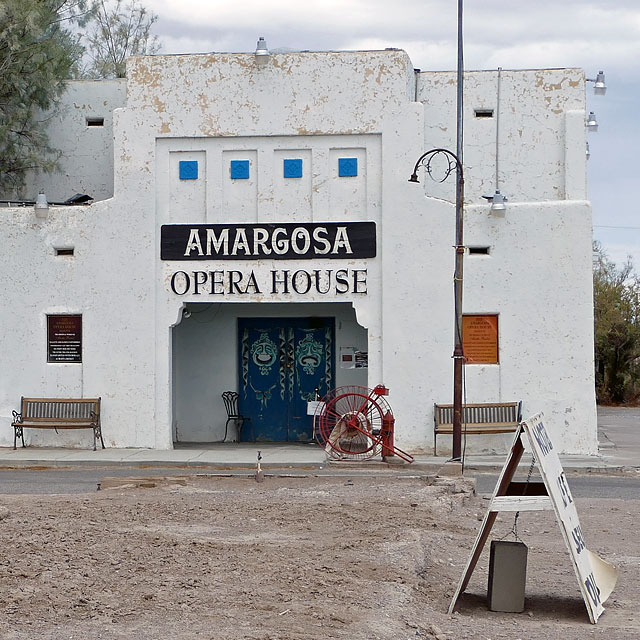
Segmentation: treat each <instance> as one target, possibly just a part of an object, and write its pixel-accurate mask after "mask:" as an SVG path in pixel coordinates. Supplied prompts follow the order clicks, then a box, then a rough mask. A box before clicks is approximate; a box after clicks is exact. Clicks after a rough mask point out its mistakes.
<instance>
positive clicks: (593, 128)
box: [587, 111, 598, 133]
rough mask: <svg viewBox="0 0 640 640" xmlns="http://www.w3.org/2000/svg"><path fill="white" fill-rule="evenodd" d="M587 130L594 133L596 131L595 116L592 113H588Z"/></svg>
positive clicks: (596, 122)
mask: <svg viewBox="0 0 640 640" xmlns="http://www.w3.org/2000/svg"><path fill="white" fill-rule="evenodd" d="M587 129H588V130H589V131H593V132H594V133H595V132H596V131H597V130H598V121H597V120H596V114H595V113H593V111H589V117H588V118H587Z"/></svg>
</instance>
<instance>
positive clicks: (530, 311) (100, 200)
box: [0, 50, 597, 454]
mask: <svg viewBox="0 0 640 640" xmlns="http://www.w3.org/2000/svg"><path fill="white" fill-rule="evenodd" d="M125 88H126V96H125V94H124V91H125ZM455 95H456V83H455V74H453V73H434V72H420V71H418V70H414V69H413V67H412V64H411V61H410V60H409V58H408V57H407V55H406V54H405V53H404V52H403V51H399V50H385V51H367V52H322V53H309V52H301V53H286V54H272V55H270V56H269V58H268V60H267V61H266V63H265V64H260V65H259V64H257V62H256V59H255V56H254V55H253V54H210V55H180V56H155V57H139V58H132V59H130V60H129V62H128V67H127V80H126V83H125V82H124V81H117V82H106V83H84V82H81V83H71V85H70V88H69V91H68V94H67V97H66V99H65V102H64V108H63V109H62V111H61V113H60V116H58V118H57V120H56V121H55V122H54V123H52V127H53V129H54V132H53V133H54V135H53V144H54V145H56V146H58V147H59V148H61V149H62V150H63V151H64V159H63V172H62V173H61V174H57V175H52V176H38V175H34V176H30V178H29V180H28V190H30V191H31V192H30V193H27V194H25V195H26V196H27V197H29V198H30V199H33V198H35V194H36V193H37V191H38V190H43V191H44V192H45V193H46V194H47V197H48V199H49V200H50V201H59V200H65V199H66V198H68V197H69V196H71V195H73V194H74V193H78V192H79V193H87V194H89V195H91V196H93V197H94V198H95V199H96V201H95V202H94V204H92V205H90V206H74V207H57V206H52V207H50V208H49V211H48V215H47V217H45V218H38V217H36V216H35V214H34V210H33V207H16V208H12V207H9V208H4V209H1V210H0V225H1V233H2V238H3V260H2V264H3V267H2V269H1V270H0V280H1V283H2V284H1V286H2V291H3V294H4V295H3V298H4V304H3V306H2V311H1V318H0V322H1V324H0V344H1V345H2V368H1V369H0V423H1V424H3V425H4V426H3V427H2V428H1V429H0V446H8V445H11V444H12V443H13V432H12V429H11V428H10V423H11V411H12V409H17V408H18V404H19V400H20V397H21V396H32V397H83V396H84V397H98V396H100V397H102V403H103V406H102V412H103V416H102V429H103V435H104V438H105V442H106V444H107V446H112V447H152V448H159V449H167V448H171V447H172V446H173V445H174V443H176V442H181V443H189V442H214V441H220V440H222V439H223V437H224V431H225V421H226V414H225V410H224V406H223V404H222V399H221V393H222V392H223V391H225V390H236V391H238V392H240V395H241V404H242V405H243V411H244V412H245V413H247V414H249V415H250V416H252V423H251V427H252V428H251V429H245V430H244V431H243V436H242V437H243V438H244V439H254V438H257V439H260V440H272V441H298V440H305V439H307V438H309V437H310V418H308V417H307V416H306V415H304V414H303V412H302V411H301V407H302V405H303V403H304V401H305V400H306V398H307V397H308V396H309V394H310V393H311V392H312V391H313V389H314V388H315V387H316V386H319V387H320V390H321V393H323V392H324V391H326V389H327V388H333V387H337V386H342V385H363V386H369V387H373V386H375V385H376V384H378V383H384V384H386V385H387V386H388V387H389V388H390V390H391V394H390V396H389V401H390V403H391V405H392V407H393V410H394V414H395V418H396V441H397V443H398V444H399V445H400V446H401V447H402V448H403V449H405V450H408V451H412V452H430V451H432V450H433V404H434V402H437V403H446V402H451V397H452V360H451V354H452V349H453V292H452V277H453V267H454V252H453V249H452V245H453V244H454V205H453V200H454V196H455V179H454V178H453V177H452V178H451V179H450V180H449V181H445V182H443V183H441V184H439V183H436V182H433V181H431V180H429V179H428V178H427V176H425V175H421V177H420V179H421V184H420V185H415V184H410V183H408V178H409V176H410V174H411V171H412V170H413V166H414V163H415V161H416V160H417V158H418V157H419V156H420V155H421V154H422V153H423V152H424V151H426V150H427V149H430V148H433V147H445V148H449V149H455ZM498 109H499V111H498ZM498 113H499V116H500V117H499V123H500V136H499V144H498V146H497V149H498V158H496V121H497V120H498V118H497V117H496V116H497V115H498ZM464 116H465V146H464V166H465V181H466V197H465V244H466V245H467V247H468V250H467V255H465V281H464V313H465V314H466V315H469V316H474V317H475V316H481V320H482V321H484V322H487V323H488V326H491V327H494V328H497V342H494V343H493V344H489V345H487V344H484V348H486V349H489V351H491V348H495V349H497V353H495V354H494V356H492V355H491V354H489V355H487V358H486V360H484V359H483V357H482V354H480V356H479V357H478V359H479V361H480V362H479V363H477V364H472V363H469V364H467V366H466V367H465V370H466V399H467V401H468V402H494V401H495V402H499V401H511V400H522V402H523V415H524V416H525V417H526V416H528V415H530V414H533V413H536V412H538V411H544V412H545V415H546V417H547V424H548V428H549V429H551V431H552V432H553V436H554V442H556V443H558V447H559V448H560V449H561V450H562V451H563V452H566V453H581V454H593V453H595V452H596V450H597V438H596V413H595V397H594V382H593V311H592V285H591V209H590V205H589V202H588V201H587V200H586V165H585V163H586V156H585V77H584V73H583V72H582V70H579V69H550V70H526V71H508V70H504V71H502V73H501V98H500V104H499V105H498V104H497V72H496V71H479V72H467V73H466V74H465V113H464ZM112 141H113V146H112ZM497 160H499V176H498V177H499V183H500V187H501V190H502V191H503V192H504V193H505V194H506V195H507V196H508V197H509V202H508V207H507V210H506V213H505V215H504V216H496V215H493V214H491V213H490V206H489V205H488V204H487V203H486V201H485V200H484V199H483V198H482V196H483V195H490V194H493V192H494V191H495V186H496V184H495V180H496V161H497ZM469 249H470V251H469ZM68 315H71V316H81V319H80V320H79V321H78V320H77V319H76V322H80V323H81V325H80V326H81V331H82V336H81V348H79V347H77V349H78V350H77V352H76V353H75V357H73V348H72V356H71V359H75V360H81V361H77V362H65V361H64V357H60V352H58V354H57V355H56V353H54V352H53V351H52V349H53V347H52V345H51V336H49V341H48V336H47V326H48V322H49V321H50V318H51V317H53V316H68ZM48 318H49V320H48ZM74 337H76V338H77V337H78V334H77V331H76V334H75V336H74ZM467 337H468V338H469V339H470V336H467ZM485 338H486V336H485ZM483 339H484V338H482V336H480V342H481V343H482V340H483ZM489 342H490V341H489ZM477 346H478V345H476V347H477ZM474 348H475V347H474ZM482 348H483V345H482V344H480V351H482ZM486 349H485V350H486ZM367 354H368V355H367ZM485 355H486V354H485ZM356 356H357V357H358V362H359V364H366V365H367V366H358V367H357V368H348V367H349V366H350V364H349V358H350V357H352V358H355V357H356ZM351 362H353V360H351ZM305 376H308V378H307V377H305ZM25 438H26V440H27V442H28V443H31V444H38V445H54V444H56V445H57V444H64V445H67V446H86V445H87V443H89V442H90V439H91V435H90V434H89V433H88V432H82V431H80V432H66V433H60V434H56V433H54V432H51V433H50V432H48V431H40V430H26V431H25ZM510 441H511V436H510V435H507V436H487V437H484V436H483V437H478V436H474V437H470V438H469V439H468V442H467V452H473V451H485V450H504V449H505V448H506V446H508V443H510ZM447 447H450V438H446V437H440V438H439V441H438V451H439V452H440V451H442V453H443V454H445V453H446V452H447Z"/></svg>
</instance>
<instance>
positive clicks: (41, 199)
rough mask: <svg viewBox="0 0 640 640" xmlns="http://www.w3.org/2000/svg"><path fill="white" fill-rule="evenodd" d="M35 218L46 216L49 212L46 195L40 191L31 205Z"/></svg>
mask: <svg viewBox="0 0 640 640" xmlns="http://www.w3.org/2000/svg"><path fill="white" fill-rule="evenodd" d="M33 210H34V211H35V214H36V218H46V217H47V215H48V214H49V203H48V202H47V196H46V195H45V194H44V192H43V191H41V192H40V193H39V194H38V197H37V198H36V202H35V204H34V205H33Z"/></svg>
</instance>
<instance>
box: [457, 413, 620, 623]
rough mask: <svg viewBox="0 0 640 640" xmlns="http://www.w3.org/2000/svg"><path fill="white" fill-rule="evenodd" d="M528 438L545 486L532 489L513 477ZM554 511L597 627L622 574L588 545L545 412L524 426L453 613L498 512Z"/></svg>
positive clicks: (493, 502)
mask: <svg viewBox="0 0 640 640" xmlns="http://www.w3.org/2000/svg"><path fill="white" fill-rule="evenodd" d="M525 435H526V437H527V440H528V441H529V444H530V446H531V449H532V451H533V453H534V455H535V458H536V461H537V465H538V469H539V470H540V475H541V476H542V479H543V481H544V486H543V487H536V484H537V483H532V484H531V486H528V485H529V483H518V482H513V476H514V475H515V472H516V469H517V467H518V463H519V462H520V459H521V458H522V454H523V453H524V445H523V443H522V438H523V437H524V436H525ZM523 485H527V486H523ZM530 489H531V490H530ZM550 508H553V510H554V511H555V514H556V520H557V521H558V526H559V527H560V531H561V533H562V537H563V539H564V542H565V544H566V545H567V549H568V551H569V555H570V556H571V561H572V563H573V568H574V570H575V574H576V578H577V579H578V584H579V586H580V592H581V593H582V598H583V599H584V603H585V605H586V607H587V612H588V614H589V620H590V621H591V622H592V623H593V624H595V623H596V622H597V621H598V618H599V617H600V616H601V615H602V612H603V611H604V607H603V606H602V604H603V603H604V602H605V601H606V599H607V598H608V597H609V595H610V594H611V592H612V591H613V588H614V587H615V584H616V581H617V578H618V572H617V570H616V568H615V567H614V566H612V565H610V564H609V563H608V562H605V561H604V560H602V559H601V558H599V557H598V556H597V555H596V554H595V553H592V552H591V551H589V550H588V549H587V547H586V543H585V540H584V536H583V533H582V528H581V527H580V521H579V519H578V512H577V510H576V505H575V503H574V501H573V496H572V495H571V491H570V490H569V484H568V482H567V478H566V476H565V474H564V470H563V469H562V463H561V462H560V458H559V457H558V453H557V451H556V450H555V448H554V446H553V442H552V441H551V438H550V436H549V432H548V431H547V429H546V427H545V424H544V416H543V414H542V413H539V414H537V415H535V416H533V417H532V418H529V419H528V420H525V421H524V422H522V423H521V424H520V428H519V429H518V431H517V433H516V436H515V438H514V441H513V445H512V446H511V451H510V452H509V455H508V456H507V460H506V462H505V464H504V467H503V468H502V472H501V474H500V477H499V478H498V483H497V484H496V488H495V490H494V492H493V496H492V498H491V502H490V503H489V509H488V510H487V514H486V515H485V517H484V520H483V522H482V526H481V527H480V531H479V533H478V537H477V538H476V541H475V544H474V546H473V549H472V550H471V555H470V557H469V560H468V562H467V565H466V567H465V570H464V572H463V574H462V578H461V579H460V582H459V584H458V588H457V589H456V592H455V593H454V595H453V599H452V600H451V604H450V605H449V613H452V612H453V609H454V607H455V605H456V602H457V600H458V597H459V596H460V594H461V593H463V592H464V590H465V588H466V586H467V584H468V582H469V578H470V577H471V574H472V573H473V570H474V568H475V566H476V563H477V562H478V559H479V557H480V554H481V553H482V548H483V547H484V544H485V542H486V541H487V539H488V537H489V533H490V531H491V528H492V527H493V523H494V522H495V520H496V517H497V515H498V512H500V511H535V510H541V509H550Z"/></svg>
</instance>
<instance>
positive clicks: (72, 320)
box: [47, 315, 82, 362]
mask: <svg viewBox="0 0 640 640" xmlns="http://www.w3.org/2000/svg"><path fill="white" fill-rule="evenodd" d="M47 362H82V316H81V315H73V316H71V315H64V316H63V315H56V316H47Z"/></svg>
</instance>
